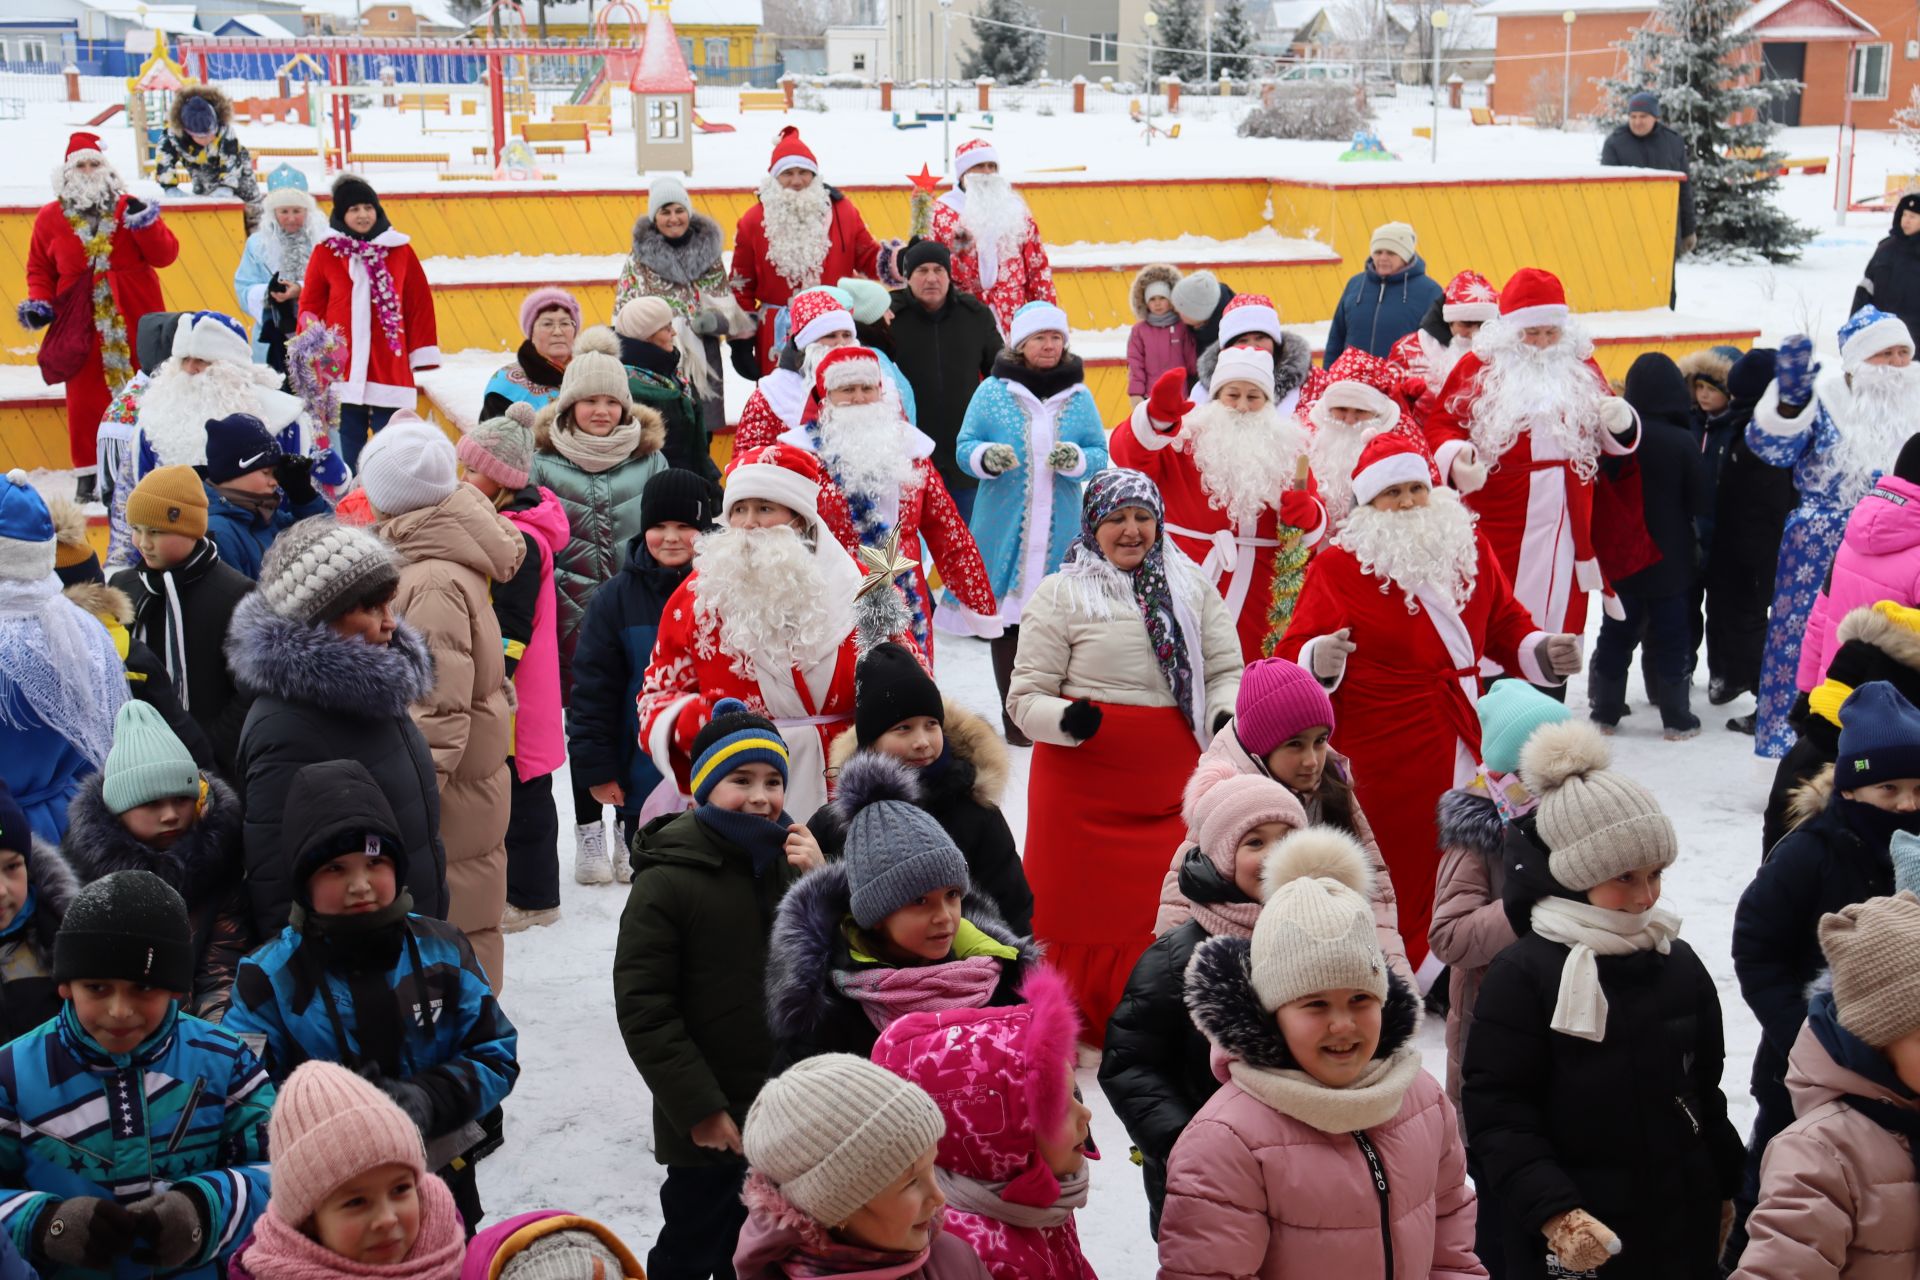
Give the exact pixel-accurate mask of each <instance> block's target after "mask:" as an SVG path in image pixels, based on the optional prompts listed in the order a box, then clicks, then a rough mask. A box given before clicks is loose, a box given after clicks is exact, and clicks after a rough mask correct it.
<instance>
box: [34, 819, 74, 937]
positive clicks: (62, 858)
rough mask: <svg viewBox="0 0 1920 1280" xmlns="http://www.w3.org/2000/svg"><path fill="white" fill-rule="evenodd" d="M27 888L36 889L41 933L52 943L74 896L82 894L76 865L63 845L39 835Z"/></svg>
mask: <svg viewBox="0 0 1920 1280" xmlns="http://www.w3.org/2000/svg"><path fill="white" fill-rule="evenodd" d="M27 885H28V887H29V888H31V889H32V890H33V897H34V915H35V916H36V917H38V919H39V924H40V934H41V936H42V937H43V938H45V939H46V940H47V941H48V942H49V943H51V942H52V941H53V935H54V933H55V932H56V931H57V930H58V929H59V928H60V921H61V920H62V919H64V918H65V917H66V914H67V908H68V907H69V906H71V905H72V904H73V896H74V895H75V894H76V893H79V892H80V877H79V876H76V875H75V874H73V866H72V864H71V863H69V862H68V861H67V856H66V855H65V854H64V853H62V852H60V846H59V845H56V844H50V843H48V842H47V841H45V840H42V839H41V838H40V837H39V836H35V837H34V838H33V856H32V857H30V858H28V859H27Z"/></svg>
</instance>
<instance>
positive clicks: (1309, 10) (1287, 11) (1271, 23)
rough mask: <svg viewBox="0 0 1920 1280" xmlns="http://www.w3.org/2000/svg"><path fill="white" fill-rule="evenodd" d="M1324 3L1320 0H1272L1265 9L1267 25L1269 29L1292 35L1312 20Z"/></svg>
mask: <svg viewBox="0 0 1920 1280" xmlns="http://www.w3.org/2000/svg"><path fill="white" fill-rule="evenodd" d="M1324 8H1326V5H1324V4H1322V3H1321V0H1274V2H1273V6H1272V8H1270V9H1269V10H1268V11H1267V26H1268V28H1269V29H1270V30H1273V31H1278V32H1283V33H1285V34H1287V35H1292V34H1293V33H1294V32H1296V31H1298V30H1299V29H1300V28H1302V27H1304V26H1306V25H1307V24H1308V23H1309V22H1312V21H1313V20H1314V18H1315V17H1316V16H1318V15H1319V13H1320V11H1321V10H1322V9H1324Z"/></svg>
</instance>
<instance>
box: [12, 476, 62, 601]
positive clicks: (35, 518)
mask: <svg viewBox="0 0 1920 1280" xmlns="http://www.w3.org/2000/svg"><path fill="white" fill-rule="evenodd" d="M57 546H58V544H57V543H56V541H55V539H54V532H53V516H52V515H51V514H50V513H49V512H48V511H47V500H46V499H45V498H42V497H41V496H40V493H39V490H37V489H35V488H34V487H33V486H32V485H31V484H28V483H27V473H26V472H25V471H22V470H21V469H20V468H19V467H15V468H14V469H13V470H11V471H9V472H7V474H6V478H5V479H4V480H0V579H11V580H13V581H15V582H38V581H40V579H42V578H44V577H46V576H47V575H48V574H50V573H52V572H53V557H54V553H55V550H56V548H57Z"/></svg>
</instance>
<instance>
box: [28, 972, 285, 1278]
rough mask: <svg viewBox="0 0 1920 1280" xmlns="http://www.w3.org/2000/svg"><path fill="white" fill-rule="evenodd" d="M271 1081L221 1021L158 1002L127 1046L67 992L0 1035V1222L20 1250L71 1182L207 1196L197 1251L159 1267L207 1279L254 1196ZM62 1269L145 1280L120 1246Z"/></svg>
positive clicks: (124, 1194)
mask: <svg viewBox="0 0 1920 1280" xmlns="http://www.w3.org/2000/svg"><path fill="white" fill-rule="evenodd" d="M273 1097H274V1088H273V1082H272V1081H271V1080H269V1079H268V1078H267V1072H266V1069H265V1068H264V1067H263V1066H261V1064H260V1060H259V1059H258V1058H257V1057H255V1056H254V1054H253V1051H252V1050H250V1049H248V1048H247V1046H246V1045H245V1044H244V1043H242V1042H241V1040H240V1039H239V1038H238V1037H237V1036H235V1035H233V1034H232V1033H230V1032H228V1031H225V1030H223V1029H222V1028H220V1027H217V1026H215V1025H214V1024H213V1023H210V1022H202V1021H201V1020H200V1019H198V1018H195V1017H193V1016H191V1015H189V1014H184V1013H181V1012H180V1010H179V1005H178V1004H175V1005H173V1006H171V1007H170V1008H169V1009H168V1011H167V1017H166V1020H165V1021H164V1022H163V1023H162V1024H161V1025H160V1029H159V1030H158V1031H155V1032H154V1033H153V1035H151V1036H150V1037H148V1038H147V1040H146V1041H145V1042H144V1043H142V1044H141V1045H140V1047H139V1048H137V1049H135V1050H134V1051H133V1052H132V1053H122V1054H109V1053H108V1052H107V1051H106V1050H105V1049H103V1048H101V1047H100V1045H99V1044H98V1043H97V1042H96V1041H95V1040H94V1039H93V1037H92V1036H90V1035H88V1034H87V1033H86V1030H85V1029H84V1028H83V1027H81V1025H80V1019H79V1017H78V1015H77V1014H75V1013H74V1010H73V1005H72V1004H71V1003H68V1004H67V1005H65V1006H64V1007H63V1008H62V1009H61V1011H60V1014H59V1016H57V1017H55V1018H52V1019H50V1020H48V1021H47V1022H44V1023H42V1024H41V1025H40V1026H38V1027H36V1028H34V1029H33V1030H32V1031H29V1032H27V1034H25V1035H23V1036H21V1037H20V1038H19V1039H18V1040H15V1041H13V1042H12V1043H11V1044H9V1045H7V1046H6V1047H5V1048H4V1049H0V1130H4V1132H5V1133H6V1140H5V1141H4V1142H0V1188H4V1189H0V1223H4V1224H5V1226H6V1230H7V1234H8V1236H10V1237H11V1238H12V1240H13V1243H14V1246H15V1247H16V1248H17V1249H18V1250H19V1251H20V1252H21V1253H22V1254H23V1255H26V1254H29V1252H30V1250H31V1249H32V1247H33V1236H34V1230H35V1228H36V1227H37V1226H38V1225H39V1220H40V1218H41V1216H42V1215H43V1214H44V1213H45V1212H46V1211H47V1210H48V1209H49V1208H50V1207H52V1206H53V1205H56V1204H58V1203H59V1202H60V1201H62V1200H65V1199H68V1198H70V1197H73V1196H98V1197H101V1198H104V1199H112V1200H115V1201H118V1202H119V1203H120V1204H123V1205H124V1204H132V1203H133V1202H134V1201H136V1200H140V1199H144V1198H145V1197H147V1196H149V1195H152V1194H154V1192H155V1191H156V1190H158V1189H160V1188H162V1187H169V1186H170V1187H172V1188H173V1189H174V1190H176V1191H186V1192H188V1193H190V1194H191V1195H193V1196H195V1197H196V1198H197V1199H198V1201H199V1202H200V1203H201V1204H202V1205H204V1206H205V1207H206V1209H207V1214H208V1221H207V1233H206V1239H205V1241H204V1243H203V1244H202V1245H201V1248H200V1251H199V1252H198V1253H197V1254H195V1255H194V1257H193V1259H192V1260H191V1261H190V1262H189V1263H188V1264H187V1265H186V1266H184V1267H181V1268H180V1269H179V1270H178V1271H173V1272H168V1273H165V1274H168V1275H172V1276H181V1277H193V1278H194V1280H201V1278H204V1280H220V1278H221V1277H224V1276H225V1275H226V1272H227V1262H228V1261H229V1259H230V1258H231V1256H232V1255H233V1253H234V1252H235V1251H236V1250H237V1249H238V1248H239V1246H240V1244H241V1243H242V1242H243V1241H245V1240H246V1239H247V1237H248V1236H249V1235H250V1234H251V1233H252V1231H253V1223H254V1220H255V1219H256V1218H258V1217H259V1216H260V1212H261V1210H263V1209H265V1208H266V1207H267V1196H268V1193H269V1191H270V1190H271V1188H270V1185H269V1182H268V1175H267V1116H268V1113H270V1112H271V1111H272V1110H273ZM60 1274H61V1275H62V1276H113V1277H115V1280H136V1278H140V1280H144V1278H146V1277H151V1276H153V1275H154V1274H156V1273H155V1272H154V1270H153V1268H151V1267H139V1266H135V1265H133V1263H132V1262H131V1261H128V1260H124V1259H123V1260H121V1261H120V1262H118V1263H117V1264H116V1265H115V1266H114V1268H113V1269H112V1270H111V1271H84V1270H80V1269H78V1268H61V1269H60Z"/></svg>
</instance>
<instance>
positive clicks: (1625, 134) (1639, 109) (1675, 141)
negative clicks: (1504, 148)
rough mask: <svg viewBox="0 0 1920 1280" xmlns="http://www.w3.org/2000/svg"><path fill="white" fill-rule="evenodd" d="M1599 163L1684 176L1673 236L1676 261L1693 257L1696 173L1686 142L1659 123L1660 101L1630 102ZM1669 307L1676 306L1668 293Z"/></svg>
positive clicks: (1653, 97)
mask: <svg viewBox="0 0 1920 1280" xmlns="http://www.w3.org/2000/svg"><path fill="white" fill-rule="evenodd" d="M1600 163H1601V164H1605V165H1626V166H1629V167H1632V168H1636V169H1666V170H1668V171H1670V172H1673V173H1678V174H1681V175H1683V177H1682V178H1681V182H1680V209H1679V213H1678V216H1677V218H1676V220H1675V226H1674V233H1673V249H1674V257H1675V258H1676V259H1677V258H1678V257H1679V256H1680V255H1681V254H1683V253H1692V252H1693V246H1694V244H1695V242H1696V241H1697V240H1698V239H1699V229H1700V215H1699V213H1698V212H1697V211H1696V210H1695V208H1694V204H1693V171H1692V165H1691V163H1690V161H1689V160H1688V158H1687V143H1686V140H1685V139H1684V138H1682V137H1681V136H1680V135H1679V134H1677V133H1675V132H1674V131H1673V130H1672V129H1669V128H1668V127H1667V126H1666V125H1664V124H1662V123H1660V98H1659V96H1658V95H1657V94H1655V93H1654V92H1653V91H1652V90H1649V89H1642V90H1641V91H1640V92H1639V93H1636V94H1634V95H1633V96H1632V97H1630V98H1628V99H1627V122H1626V123H1625V124H1623V125H1620V126H1619V127H1618V128H1616V129H1615V130H1614V131H1613V132H1612V133H1610V134H1608V135H1607V140H1606V141H1605V142H1604V143H1602V144H1601V146H1600ZM1667 305H1668V306H1672V305H1673V293H1672V290H1671V289H1670V290H1669V291H1668V298H1667Z"/></svg>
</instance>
